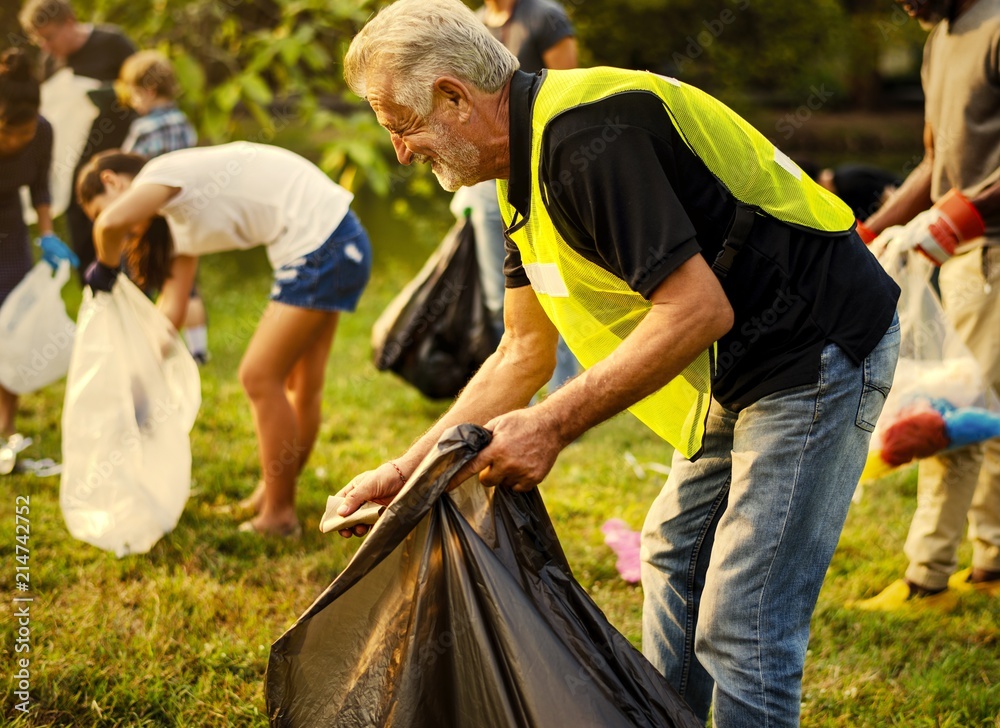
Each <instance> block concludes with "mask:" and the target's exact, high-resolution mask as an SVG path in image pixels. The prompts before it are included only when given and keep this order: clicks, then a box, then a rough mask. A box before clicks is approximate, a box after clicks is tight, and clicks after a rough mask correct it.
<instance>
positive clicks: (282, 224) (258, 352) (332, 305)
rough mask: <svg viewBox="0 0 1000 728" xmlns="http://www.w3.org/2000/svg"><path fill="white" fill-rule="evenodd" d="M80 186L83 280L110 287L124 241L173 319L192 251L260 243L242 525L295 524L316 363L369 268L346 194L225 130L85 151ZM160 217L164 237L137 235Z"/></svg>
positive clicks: (319, 385)
mask: <svg viewBox="0 0 1000 728" xmlns="http://www.w3.org/2000/svg"><path fill="white" fill-rule="evenodd" d="M76 193H77V198H78V200H79V202H80V205H81V206H82V207H83V209H84V211H86V213H87V214H88V215H89V216H90V218H91V219H92V220H94V243H95V247H96V250H97V261H96V262H95V263H94V264H93V265H92V266H91V267H90V268H89V269H88V271H87V274H86V280H87V283H88V284H89V285H90V287H91V288H92V289H94V290H95V291H100V290H104V291H110V290H111V287H112V286H113V285H114V283H115V280H117V277H118V272H119V271H118V264H119V261H120V260H121V254H122V251H125V252H126V254H127V255H128V256H129V264H130V267H131V268H132V269H133V271H134V272H135V276H136V277H137V278H138V279H139V280H138V281H137V282H138V283H140V284H141V285H144V286H146V287H152V288H159V290H160V296H159V299H158V300H157V306H158V307H159V308H160V310H161V311H163V312H164V314H166V316H167V317H168V318H169V319H170V320H171V322H173V324H174V326H177V327H179V326H180V324H181V323H182V322H183V321H184V315H185V312H186V308H187V302H188V294H189V292H190V290H191V286H192V284H193V282H194V274H195V270H196V268H197V264H198V257H199V256H201V255H205V254H207V253H214V252H219V251H224V250H238V249H247V248H253V247H257V246H259V245H263V246H266V248H267V255H268V258H269V260H270V261H271V265H272V266H273V268H274V271H275V273H274V285H273V287H272V289H271V302H270V303H269V304H268V307H267V309H266V310H265V311H264V313H263V315H262V316H261V319H260V322H259V323H258V325H257V330H256V331H255V332H254V335H253V337H252V338H251V340H250V344H249V346H248V347H247V351H246V353H245V354H244V356H243V361H242V362H241V363H240V370H239V376H240V381H241V382H242V384H243V387H244V389H245V390H246V393H247V397H248V398H249V399H250V407H251V409H252V411H253V419H254V425H255V428H256V431H257V444H258V450H259V455H260V464H261V471H262V478H261V482H262V485H263V487H258V490H257V491H255V494H254V496H253V497H252V498H251V499H250V501H249V502H250V504H251V505H253V506H254V507H255V508H256V509H257V510H258V513H257V516H256V517H255V518H254V519H253V520H250V521H247V522H246V523H244V524H242V525H241V526H240V528H241V530H244V531H258V532H261V533H269V534H278V535H291V534H295V533H298V531H299V523H298V518H297V516H296V513H295V481H296V478H297V476H298V474H299V472H300V471H301V469H302V467H303V465H304V464H305V462H306V459H307V458H308V456H309V453H310V451H311V450H312V446H313V443H314V442H315V440H316V433H317V430H318V429H319V422H320V405H321V399H322V393H323V378H324V374H325V371H326V361H327V357H328V355H329V352H330V346H331V344H332V343H333V337H334V332H335V331H336V327H337V317H338V315H339V312H340V311H353V310H354V309H355V307H356V306H357V302H358V298H359V297H360V295H361V292H362V291H363V290H364V287H365V284H366V283H367V282H368V276H369V274H370V272H371V249H370V247H369V243H368V236H367V234H366V233H365V230H364V228H362V227H361V225H360V223H359V222H358V220H357V218H356V217H355V216H354V213H353V212H351V210H350V203H351V199H352V195H351V193H350V192H348V191H347V190H345V189H343V188H342V187H340V186H339V185H337V184H335V183H334V182H332V181H331V180H330V179H329V178H328V177H327V176H326V175H325V174H323V172H322V171H320V170H319V169H318V168H317V167H316V166H314V165H313V164H312V163H311V162H309V161H307V160H305V159H303V158H302V157H300V156H298V155H297V154H294V153H292V152H289V151H288V150H285V149H280V148H278V147H272V146H267V145H263V144H253V143H250V142H235V143H233V144H224V145H221V146H217V147H196V148H192V149H184V150H180V151H176V152H170V153H168V154H164V155H162V156H159V157H156V158H155V159H153V160H150V161H148V162H147V161H146V160H145V159H144V158H143V157H140V156H138V155H134V154H125V153H122V152H119V151H117V150H113V151H110V152H104V153H101V154H98V155H96V156H95V157H94V158H93V159H92V160H91V161H90V162H89V163H88V164H87V165H86V166H85V167H84V168H83V169H81V170H80V173H79V175H78V177H77V185H76ZM156 216H162V217H163V218H165V219H166V221H167V224H168V225H169V227H170V232H171V237H172V238H173V243H172V249H165V246H167V245H170V244H169V243H165V242H163V241H159V242H156V243H154V242H153V241H151V240H145V239H143V232H144V231H145V229H146V227H147V226H148V225H149V223H150V221H151V220H152V219H153V218H154V217H156Z"/></svg>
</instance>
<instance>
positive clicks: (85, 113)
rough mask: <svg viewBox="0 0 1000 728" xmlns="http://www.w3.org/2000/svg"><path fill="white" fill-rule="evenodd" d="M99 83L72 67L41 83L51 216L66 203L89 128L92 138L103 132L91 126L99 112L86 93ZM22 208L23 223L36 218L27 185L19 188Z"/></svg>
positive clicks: (88, 136) (68, 199)
mask: <svg viewBox="0 0 1000 728" xmlns="http://www.w3.org/2000/svg"><path fill="white" fill-rule="evenodd" d="M100 87H101V82H100V81H97V80H96V79H93V78H87V77H86V76H77V75H76V74H74V73H73V69H71V68H62V69H60V70H58V71H56V72H55V73H54V74H52V76H51V77H49V78H48V79H47V80H46V81H45V82H44V83H42V87H41V97H42V98H41V107H40V108H39V110H38V111H39V113H40V114H41V115H42V116H44V117H45V118H46V119H47V120H48V122H49V123H50V124H51V125H52V168H51V170H50V172H49V193H50V194H51V196H52V203H51V205H50V207H51V212H52V217H58V216H59V215H62V214H63V213H64V212H65V211H66V208H67V207H69V202H70V199H71V198H72V196H73V181H74V180H73V170H75V169H76V165H77V164H79V162H80V157H82V156H83V150H84V148H86V146H87V142H88V141H90V134H91V132H92V131H93V132H94V134H95V140H96V135H98V134H104V133H106V131H102V130H101V129H99V128H98V129H94V128H93V126H94V120H95V119H96V118H97V117H98V115H99V113H100V112H99V111H98V108H97V106H96V105H95V104H94V102H93V101H91V99H90V96H89V95H88V92H90V91H93V90H95V89H98V88H100ZM21 209H22V210H23V211H24V221H25V223H27V224H28V225H34V224H35V223H36V222H38V216H37V214H36V213H35V208H34V207H33V206H32V204H31V197H30V195H29V194H28V188H27V187H22V188H21Z"/></svg>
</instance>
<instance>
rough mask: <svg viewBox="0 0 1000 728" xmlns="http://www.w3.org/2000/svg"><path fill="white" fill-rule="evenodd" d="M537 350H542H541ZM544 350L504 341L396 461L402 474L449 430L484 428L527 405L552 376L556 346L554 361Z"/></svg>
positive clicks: (536, 344)
mask: <svg viewBox="0 0 1000 728" xmlns="http://www.w3.org/2000/svg"><path fill="white" fill-rule="evenodd" d="M535 347H541V348H542V351H541V352H539V351H538V349H537V348H535ZM545 347H546V345H545V344H544V342H538V343H533V342H532V341H530V340H529V341H525V342H512V343H510V344H508V343H507V342H506V341H504V342H501V344H500V347H499V348H498V349H497V351H496V352H494V353H493V354H492V355H491V356H490V357H489V359H487V360H486V361H485V362H484V363H483V366H482V367H480V369H479V371H478V372H476V374H475V376H474V377H473V378H472V379H471V380H470V381H469V383H468V384H467V385H466V386H465V389H463V390H462V392H461V394H459V396H458V399H457V400H455V403H454V404H453V405H452V406H451V408H450V409H449V410H448V411H447V412H446V413H445V414H444V415H442V416H441V418H440V419H439V420H438V421H437V422H435V423H434V425H433V426H432V427H431V428H430V429H429V430H427V432H425V433H424V434H423V435H421V436H420V437H419V438H418V439H417V440H416V441H415V442H414V443H413V444H412V445H411V446H410V447H409V449H408V450H407V451H406V453H405V454H404V455H402V456H400V457H399V458H397V460H396V463H397V464H398V465H399V467H400V468H401V469H402V470H403V472H404V473H405V474H406V475H409V474H410V473H412V472H413V471H414V470H415V469H416V467H417V465H419V464H420V461H421V460H423V458H424V456H425V455H426V454H427V453H428V452H429V451H430V449H431V448H432V447H433V446H434V444H435V443H436V442H437V441H438V439H439V438H440V437H441V434H442V433H443V432H444V431H445V430H446V429H448V428H449V427H452V426H454V425H458V424H462V423H465V422H471V423H473V424H477V425H483V424H485V423H487V422H489V421H490V420H491V419H493V418H494V417H496V416H498V415H501V414H503V413H505V412H510V411H511V410H515V409H519V408H521V407H524V406H526V405H527V404H528V402H530V401H531V398H532V397H533V396H534V395H535V393H536V392H537V391H538V390H539V389H540V388H541V387H542V385H544V384H545V382H547V381H548V378H549V377H550V376H551V375H552V368H553V366H554V347H553V355H552V357H551V359H552V361H551V362H550V361H549V357H547V356H546V353H547V352H545Z"/></svg>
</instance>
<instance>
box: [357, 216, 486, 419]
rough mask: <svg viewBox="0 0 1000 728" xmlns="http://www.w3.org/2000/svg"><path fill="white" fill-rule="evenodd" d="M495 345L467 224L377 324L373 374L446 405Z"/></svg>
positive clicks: (445, 242) (454, 233) (462, 223)
mask: <svg viewBox="0 0 1000 728" xmlns="http://www.w3.org/2000/svg"><path fill="white" fill-rule="evenodd" d="M498 343H499V340H498V338H497V333H496V331H494V329H493V325H492V324H491V322H490V315H489V311H488V310H487V308H486V303H485V299H484V298H483V292H482V286H481V284H480V282H479V266H478V264H477V263H476V240H475V233H474V232H473V228H472V223H471V222H469V220H468V218H465V219H464V220H460V221H458V222H457V223H455V226H454V227H452V229H451V230H450V231H449V232H448V234H447V235H446V236H445V238H444V240H442V241H441V244H440V245H439V246H438V247H437V250H435V251H434V252H433V253H432V254H431V257H430V258H429V259H428V260H427V262H426V263H425V264H424V267H423V268H422V269H421V270H420V273H418V274H417V276H416V278H414V279H413V280H412V281H410V282H409V283H408V284H407V286H406V287H405V288H404V289H403V290H402V291H400V293H399V294H398V295H397V296H396V297H395V298H394V299H393V300H392V302H391V303H390V304H389V305H388V307H386V309H385V311H384V312H383V313H382V315H381V316H379V318H378V320H377V321H376V322H375V325H374V327H373V328H372V347H373V349H374V350H375V368H376V369H378V370H379V371H386V370H391V371H393V372H395V373H396V374H398V375H399V376H400V377H402V378H403V379H404V380H406V381H407V382H409V383H410V384H412V385H413V386H415V387H416V388H417V389H418V390H420V392H421V393H423V394H424V395H425V396H427V397H430V398H432V399H450V398H452V397H454V396H455V395H456V394H458V392H459V390H461V389H462V387H464V386H465V385H466V383H467V382H468V381H469V379H471V378H472V375H473V374H475V373H476V370H477V369H479V367H480V366H481V365H482V363H483V362H484V361H486V358H487V357H488V356H489V355H490V354H492V353H493V351H494V350H495V349H496V348H497V344H498Z"/></svg>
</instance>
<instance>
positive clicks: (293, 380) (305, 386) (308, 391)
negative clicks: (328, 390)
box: [240, 313, 339, 513]
mask: <svg viewBox="0 0 1000 728" xmlns="http://www.w3.org/2000/svg"><path fill="white" fill-rule="evenodd" d="M338 318H339V314H338V313H334V314H333V320H332V322H331V324H330V326H329V327H328V328H327V329H326V330H325V331H324V332H323V334H321V335H320V336H319V337H317V339H316V341H315V342H314V343H313V345H312V346H311V347H310V348H309V349H308V350H307V351H306V352H305V354H303V355H302V357H301V358H299V360H298V361H297V362H296V363H295V366H294V367H293V368H292V373H291V374H289V375H288V379H287V380H286V381H285V395H286V396H287V398H288V401H289V402H290V403H291V405H292V409H293V410H294V411H295V419H296V422H297V424H298V433H299V443H300V446H301V448H302V451H301V457H300V458H299V464H298V469H297V470H296V473H295V475H296V477H298V475H299V474H301V472H302V468H303V467H304V466H305V464H306V461H307V460H308V459H309V453H311V452H312V448H313V445H314V444H315V442H316V434H317V433H318V432H319V425H320V415H321V409H322V404H323V381H324V380H325V378H326V361H327V359H328V358H329V356H330V347H331V346H332V345H333V337H334V335H335V334H336V332H337V321H338ZM265 487H266V485H265V483H264V478H263V477H262V478H261V479H260V480H259V481H258V483H257V487H256V488H254V491H253V493H251V494H250V495H249V496H248V497H247V498H245V499H243V500H242V501H240V507H241V508H244V509H252V510H253V511H254V512H255V513H259V512H260V509H261V507H262V506H263V505H264V490H265Z"/></svg>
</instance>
